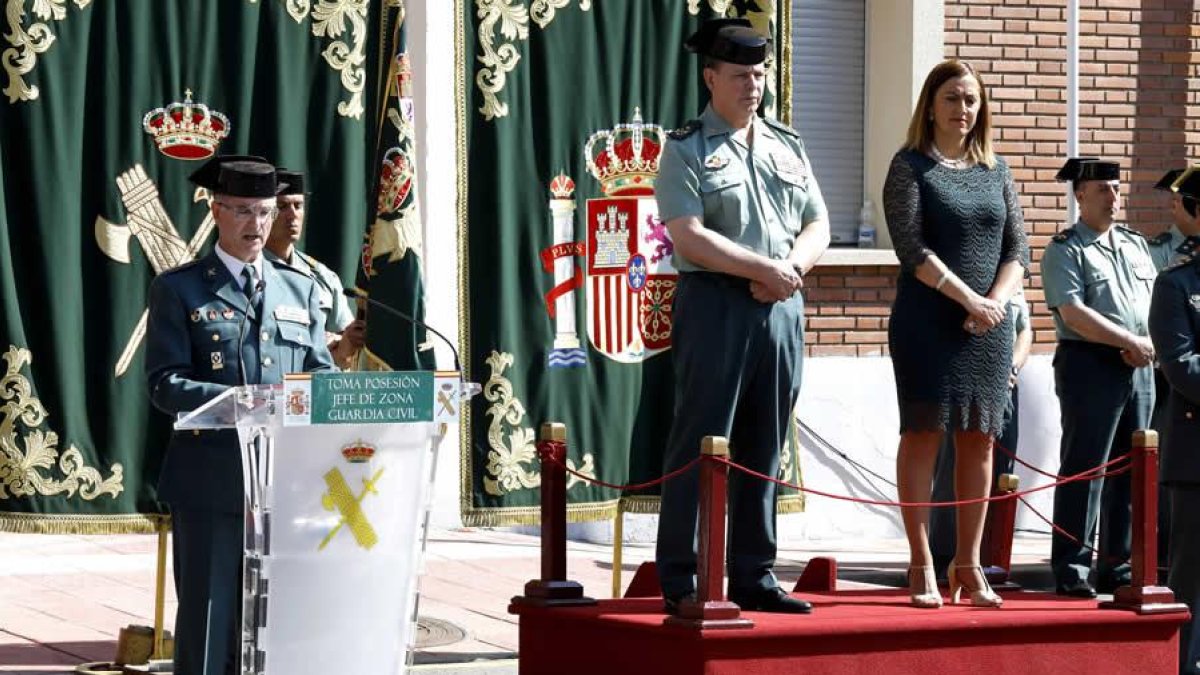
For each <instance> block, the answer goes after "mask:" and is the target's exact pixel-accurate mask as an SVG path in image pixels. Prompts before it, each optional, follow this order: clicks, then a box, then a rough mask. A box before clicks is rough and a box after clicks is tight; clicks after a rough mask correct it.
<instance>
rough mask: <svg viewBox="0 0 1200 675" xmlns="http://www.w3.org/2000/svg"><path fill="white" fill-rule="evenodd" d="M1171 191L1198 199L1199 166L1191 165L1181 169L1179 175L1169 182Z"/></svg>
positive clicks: (1199, 190) (1199, 185)
mask: <svg viewBox="0 0 1200 675" xmlns="http://www.w3.org/2000/svg"><path fill="white" fill-rule="evenodd" d="M1171 192H1176V193H1178V194H1181V195H1183V196H1184V197H1188V198H1190V199H1194V200H1196V201H1200V167H1196V166H1193V167H1191V168H1190V169H1188V170H1186V171H1181V172H1180V175H1179V177H1178V178H1176V179H1175V182H1174V183H1172V184H1171Z"/></svg>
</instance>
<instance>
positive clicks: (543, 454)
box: [538, 443, 1130, 508]
mask: <svg viewBox="0 0 1200 675" xmlns="http://www.w3.org/2000/svg"><path fill="white" fill-rule="evenodd" d="M546 445H549V443H547V444H546ZM538 456H539V457H540V458H541V460H542V461H543V462H546V463H550V464H555V465H557V466H559V467H561V468H562V469H563V470H564V471H566V472H567V473H569V474H571V475H572V476H575V477H576V478H578V479H580V480H582V481H584V482H585V483H589V484H591V485H599V486H600V487H606V488H609V489H612V490H623V491H624V490H643V489H645V488H648V487H654V486H656V485H661V484H663V483H665V482H667V481H668V480H671V479H673V478H675V477H676V476H679V475H680V474H682V473H684V472H685V471H687V470H689V469H691V468H692V467H693V466H695V465H696V464H697V463H699V462H700V460H702V459H708V460H710V461H714V462H721V463H723V464H727V465H728V466H730V467H732V468H734V469H737V470H738V471H741V472H742V473H744V474H747V475H749V476H754V477H755V478H760V479H762V480H765V481H770V482H772V483H776V484H778V485H782V486H784V487H789V488H792V489H793V490H798V491H800V492H804V493H807V494H814V495H820V496H822V497H828V498H829V499H837V500H841V501H847V502H855V503H858V504H870V505H872V506H896V507H900V508H904V507H906V506H908V507H916V506H929V507H934V506H963V505H966V504H982V503H984V502H999V501H1004V500H1006V499H1020V498H1021V497H1023V496H1025V495H1029V494H1033V493H1034V492H1041V491H1042V490H1048V489H1050V488H1052V487H1057V486H1059V485H1065V484H1066V483H1074V482H1077V481H1081V480H1095V479H1097V478H1103V477H1105V476H1116V475H1120V474H1122V473H1125V472H1126V471H1129V469H1130V466H1124V467H1121V468H1120V469H1116V470H1114V471H1110V472H1107V473H1100V474H1099V475H1092V474H1097V473H1098V472H1100V471H1101V470H1102V469H1107V468H1108V467H1110V466H1112V465H1113V464H1116V463H1117V462H1120V461H1123V460H1127V459H1129V455H1128V454H1126V455H1121V456H1120V457H1117V458H1115V459H1110V460H1109V461H1107V462H1105V463H1104V464H1101V465H1100V466H1098V467H1096V468H1094V469H1088V470H1087V471H1083V472H1080V473H1077V474H1075V475H1074V476H1067V477H1065V478H1062V479H1061V480H1058V481H1055V482H1053V483H1047V484H1046V485H1039V486H1038V487H1035V488H1030V489H1028V490H1024V491H1021V492H1010V493H1008V494H1003V495H997V496H993V497H978V498H976V499H962V500H958V501H952V502H890V501H883V500H878V499H862V498H859V497H850V496H847V495H837V494H833V493H831V492H823V491H821V490H817V489H815V488H806V487H804V486H801V485H795V484H793V483H789V482H787V481H783V480H780V479H778V478H773V477H771V476H768V475H766V474H763V473H759V472H757V471H754V470H752V469H747V468H746V467H744V466H742V465H740V464H737V463H735V462H733V461H731V460H728V459H723V458H719V457H704V456H697V457H696V458H695V459H693V460H692V461H690V462H688V463H687V464H685V465H683V466H682V467H680V468H678V469H676V470H675V471H672V472H671V473H668V474H665V475H663V476H661V477H659V478H657V479H655V480H652V481H647V482H645V483H634V484H629V485H617V484H615V483H606V482H604V481H602V480H600V479H598V478H593V477H591V476H588V475H585V474H582V473H579V472H578V471H576V470H574V469H572V468H570V467H568V466H566V464H564V463H563V462H560V461H559V460H558V459H556V458H555V457H554V456H553V455H552V454H551V453H550V452H547V451H545V449H544V448H543V445H542V444H541V443H539V444H538Z"/></svg>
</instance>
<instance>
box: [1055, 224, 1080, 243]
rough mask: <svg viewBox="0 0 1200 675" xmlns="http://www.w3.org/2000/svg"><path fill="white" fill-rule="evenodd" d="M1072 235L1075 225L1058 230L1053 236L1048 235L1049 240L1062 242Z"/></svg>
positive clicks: (1073, 234)
mask: <svg viewBox="0 0 1200 675" xmlns="http://www.w3.org/2000/svg"><path fill="white" fill-rule="evenodd" d="M1073 236H1075V226H1074V225H1072V226H1070V227H1068V228H1066V229H1064V230H1062V231H1060V232H1059V233H1058V234H1056V235H1054V236H1053V237H1050V240H1051V241H1057V242H1059V243H1062V242H1064V241H1066V240H1068V239H1070V238H1071V237H1073Z"/></svg>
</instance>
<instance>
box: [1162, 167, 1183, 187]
mask: <svg viewBox="0 0 1200 675" xmlns="http://www.w3.org/2000/svg"><path fill="white" fill-rule="evenodd" d="M1185 170H1186V169H1171V170H1170V171H1168V172H1166V173H1164V174H1163V177H1162V178H1159V179H1158V182H1157V183H1155V184H1154V189H1155V190H1170V189H1171V186H1172V185H1174V184H1175V181H1177V180H1179V177H1180V176H1182V175H1183V172H1184V171H1185Z"/></svg>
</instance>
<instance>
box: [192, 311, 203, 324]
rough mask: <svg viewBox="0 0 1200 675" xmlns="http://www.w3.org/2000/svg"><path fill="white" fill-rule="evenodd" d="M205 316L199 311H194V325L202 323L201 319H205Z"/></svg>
mask: <svg viewBox="0 0 1200 675" xmlns="http://www.w3.org/2000/svg"><path fill="white" fill-rule="evenodd" d="M203 316H204V313H203V312H201V311H200V310H199V309H193V310H192V316H191V318H192V323H200V319H201V318H203Z"/></svg>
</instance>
